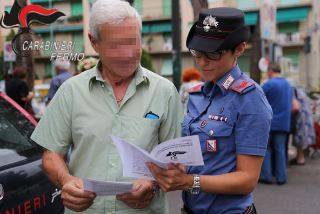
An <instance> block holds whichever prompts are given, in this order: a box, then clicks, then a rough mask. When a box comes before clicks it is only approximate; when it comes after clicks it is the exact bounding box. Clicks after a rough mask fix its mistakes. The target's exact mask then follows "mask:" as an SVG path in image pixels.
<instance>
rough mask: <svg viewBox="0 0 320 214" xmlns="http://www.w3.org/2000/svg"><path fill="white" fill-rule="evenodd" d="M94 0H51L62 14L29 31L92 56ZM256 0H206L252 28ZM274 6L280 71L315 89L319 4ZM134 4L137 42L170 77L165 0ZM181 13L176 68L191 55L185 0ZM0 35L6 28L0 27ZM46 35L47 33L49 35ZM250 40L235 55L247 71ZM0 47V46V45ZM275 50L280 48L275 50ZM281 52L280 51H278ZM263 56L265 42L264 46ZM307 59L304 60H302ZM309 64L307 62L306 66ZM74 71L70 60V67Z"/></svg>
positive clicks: (282, 0)
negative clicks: (139, 22)
mask: <svg viewBox="0 0 320 214" xmlns="http://www.w3.org/2000/svg"><path fill="white" fill-rule="evenodd" d="M13 2H14V1H13V0H6V1H0V7H1V10H2V11H4V10H7V11H9V10H10V9H11V6H12V4H13ZM94 2H95V0H51V4H52V8H58V9H59V10H60V11H62V12H64V13H65V14H66V17H61V18H59V19H58V20H57V21H56V22H55V23H54V24H52V25H51V26H52V27H51V28H52V34H50V26H44V25H33V26H32V28H33V29H34V32H35V34H36V35H37V36H38V38H39V40H40V41H50V40H53V41H75V42H76V45H75V49H74V51H75V52H84V53H85V56H86V57H89V56H97V54H96V53H95V52H94V50H93V49H92V47H91V45H90V42H89V39H88V37H87V34H88V32H89V16H90V10H91V7H92V5H93V3H94ZM260 2H261V0H208V4H209V8H212V7H222V6H227V7H234V8H239V9H241V10H243V11H244V12H245V19H246V25H248V26H250V30H251V33H253V31H254V28H255V25H256V23H257V19H258V12H259V8H260ZM275 2H276V5H277V19H276V20H277V41H276V45H277V46H278V47H280V48H278V52H277V54H278V56H281V55H283V56H284V57H286V58H285V59H286V60H287V61H289V62H290V63H291V64H290V67H287V68H286V69H284V71H285V73H284V75H286V76H291V77H293V78H294V79H296V80H297V81H298V82H299V84H300V85H303V86H306V85H307V84H308V79H307V76H308V75H307V68H309V83H310V84H311V86H312V87H313V88H314V89H319V88H320V72H319V69H320V30H319V22H320V3H319V0H275ZM28 4H39V5H41V6H43V7H44V8H49V5H50V1H49V0H29V2H28ZM134 7H135V8H136V9H137V11H138V12H139V14H140V15H141V16H142V19H143V29H142V41H143V47H144V48H145V49H146V50H147V51H148V52H149V54H150V55H151V57H152V61H153V67H154V68H155V70H156V72H157V73H158V74H160V75H163V76H165V77H167V78H168V79H171V78H172V54H171V51H172V28H171V0H157V1H154V0H134ZM180 16H181V47H182V54H181V56H182V63H181V64H182V70H184V69H185V68H187V67H194V66H195V64H194V60H193V57H191V55H190V53H189V52H188V50H187V48H186V45H185V41H186V37H187V34H188V31H189V29H190V27H191V26H192V24H193V9H192V6H191V3H190V1H189V0H180ZM0 32H1V37H2V40H4V38H5V37H6V35H8V33H9V32H10V31H9V30H7V29H1V31H0ZM307 33H308V35H310V36H311V49H310V54H309V58H308V57H307V54H306V53H305V51H304V38H306V37H307ZM50 35H52V38H51V36H50ZM251 41H252V37H251V38H250V39H249V41H248V43H247V47H246V50H245V52H244V54H243V56H241V57H240V58H239V59H238V64H239V66H240V67H241V69H242V71H244V72H246V73H248V74H249V72H250V63H251ZM0 48H1V45H0ZM279 50H280V52H279ZM281 52H282V54H281ZM265 54H266V56H269V54H268V45H266V52H265ZM50 55H51V52H50V51H40V52H37V53H35V64H36V65H35V69H36V70H35V72H36V73H37V75H38V77H39V78H43V77H44V76H47V75H50V74H51V62H50V60H49V59H50ZM307 62H309V63H307ZM308 66H309V67H308ZM75 70H76V63H72V66H71V69H70V72H71V73H73V72H74V71H75Z"/></svg>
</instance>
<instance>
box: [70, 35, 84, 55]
mask: <svg viewBox="0 0 320 214" xmlns="http://www.w3.org/2000/svg"><path fill="white" fill-rule="evenodd" d="M72 40H73V41H74V42H75V46H74V49H73V52H78V53H83V52H84V39H83V33H82V32H79V33H74V34H72Z"/></svg>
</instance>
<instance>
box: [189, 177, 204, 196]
mask: <svg viewBox="0 0 320 214" xmlns="http://www.w3.org/2000/svg"><path fill="white" fill-rule="evenodd" d="M200 190H201V186H200V176H199V175H197V174H193V185H192V186H191V187H190V188H189V193H190V194H192V195H196V194H199V193H200Z"/></svg>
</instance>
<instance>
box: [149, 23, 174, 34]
mask: <svg viewBox="0 0 320 214" xmlns="http://www.w3.org/2000/svg"><path fill="white" fill-rule="evenodd" d="M171 31H172V27H171V21H166V22H154V23H152V24H151V28H150V33H160V32H171Z"/></svg>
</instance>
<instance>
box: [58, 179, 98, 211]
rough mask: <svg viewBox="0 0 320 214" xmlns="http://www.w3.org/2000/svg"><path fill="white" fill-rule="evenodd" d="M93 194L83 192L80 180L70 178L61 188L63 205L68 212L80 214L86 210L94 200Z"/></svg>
mask: <svg viewBox="0 0 320 214" xmlns="http://www.w3.org/2000/svg"><path fill="white" fill-rule="evenodd" d="M95 197H96V196H95V194H94V193H92V192H87V191H84V190H83V183H82V179H80V178H77V177H72V179H70V180H69V181H68V182H66V183H65V184H64V185H63V186H62V194H61V198H62V200H63V204H64V206H65V207H67V208H68V209H70V210H73V211H76V212H81V211H84V210H87V209H88V208H89V207H90V206H91V205H92V204H93V200H94V199H95Z"/></svg>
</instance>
